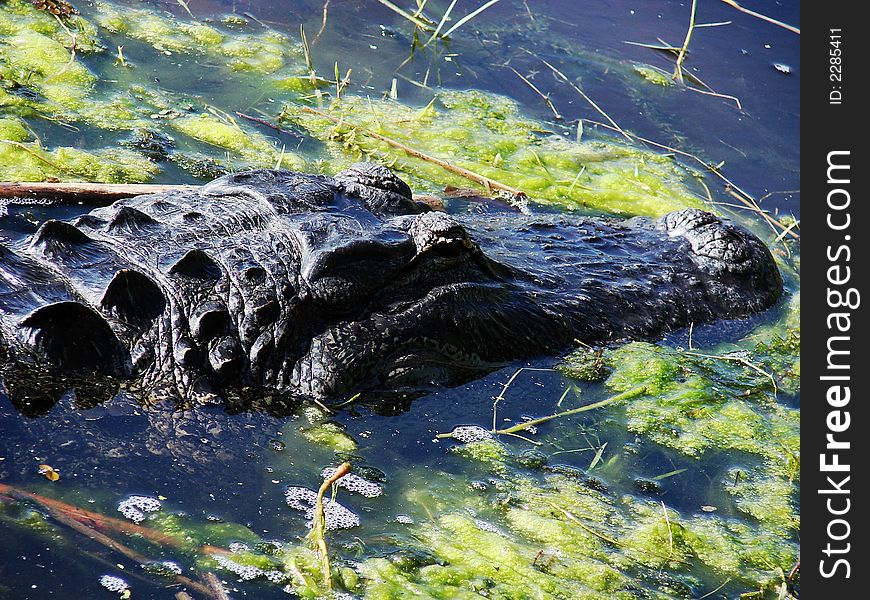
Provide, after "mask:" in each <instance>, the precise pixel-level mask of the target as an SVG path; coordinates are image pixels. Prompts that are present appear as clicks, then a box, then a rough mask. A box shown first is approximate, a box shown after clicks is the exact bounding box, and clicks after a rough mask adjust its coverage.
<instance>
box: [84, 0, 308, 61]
mask: <svg viewBox="0 0 870 600" xmlns="http://www.w3.org/2000/svg"><path fill="white" fill-rule="evenodd" d="M96 7H97V13H96V14H95V15H94V19H95V21H96V23H97V24H98V25H99V26H100V27H102V28H103V29H105V30H106V31H108V32H109V33H112V34H116V35H121V36H124V37H127V38H130V39H134V40H139V41H141V42H145V43H147V44H148V45H150V46H152V47H153V48H154V49H155V50H157V51H159V52H162V53H164V54H167V55H172V54H173V53H180V54H194V55H204V56H206V57H208V58H210V59H213V60H218V61H221V62H222V63H224V65H225V66H227V67H229V68H230V69H232V70H234V71H255V72H257V73H274V72H276V71H278V70H280V69H281V68H282V67H284V66H285V65H287V64H288V63H289V62H295V61H298V60H299V59H301V58H302V51H301V48H300V47H299V45H298V44H295V43H292V42H290V40H289V39H288V38H287V37H286V36H284V35H282V34H280V33H278V32H275V31H266V32H264V33H260V34H248V33H239V32H233V33H232V34H230V33H227V32H222V31H220V30H219V29H217V28H215V27H212V26H210V25H206V24H203V23H197V22H186V21H182V20H179V19H176V18H173V17H169V16H164V15H162V14H158V13H156V12H154V11H151V10H148V9H131V8H129V7H125V8H124V9H123V10H122V9H120V8H117V7H115V6H113V5H111V4H109V3H105V2H98V3H97V4H96Z"/></svg>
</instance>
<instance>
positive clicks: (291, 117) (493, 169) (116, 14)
mask: <svg viewBox="0 0 870 600" xmlns="http://www.w3.org/2000/svg"><path fill="white" fill-rule="evenodd" d="M81 8H82V11H83V14H82V15H80V16H75V17H74V18H71V19H70V20H69V23H68V24H67V25H65V26H61V24H59V23H57V22H56V21H55V19H54V18H53V17H52V16H51V15H50V14H48V13H47V12H45V11H39V10H37V9H35V8H33V7H32V5H29V3H26V2H23V1H22V0H11V1H10V2H7V3H5V4H4V5H2V6H0V31H3V32H4V33H5V34H6V35H5V36H4V37H3V41H2V42H0V74H2V75H3V77H2V81H3V86H2V88H0V107H2V108H3V110H4V112H7V113H8V114H10V115H17V116H21V117H24V118H27V119H30V118H35V117H42V118H45V119H50V120H52V121H57V122H63V123H76V124H77V125H76V126H77V127H85V128H88V127H93V128H96V129H102V130H111V131H119V132H122V131H128V132H132V131H134V130H141V129H149V128H150V129H153V130H155V131H157V132H160V133H162V134H171V135H172V136H173V137H176V138H178V139H177V141H178V146H179V151H178V152H176V153H173V154H171V155H170V156H169V159H170V160H172V161H173V162H175V163H176V164H177V165H179V166H181V167H182V168H184V169H186V170H188V171H189V172H190V173H191V175H192V176H194V177H210V176H212V175H214V174H217V172H219V171H220V170H221V169H239V168H247V167H266V166H269V167H274V166H276V165H279V166H282V167H284V168H289V169H297V170H317V171H322V172H327V173H334V172H337V171H338V170H340V169H341V168H343V167H345V166H347V165H348V164H350V163H351V162H353V161H355V160H359V159H360V158H361V157H363V156H367V157H372V158H375V159H378V160H381V161H382V162H384V163H387V164H390V165H391V166H393V168H396V169H398V170H400V171H402V172H403V173H404V174H405V175H406V176H407V177H408V178H409V179H410V180H411V182H412V184H413V185H414V187H415V189H417V190H419V191H421V192H440V191H442V190H443V189H444V187H446V186H455V187H463V186H468V185H469V183H470V182H469V181H468V180H467V179H464V178H462V177H461V176H458V175H457V174H456V173H455V172H451V171H449V170H445V169H444V168H442V167H441V166H439V165H437V164H434V163H432V162H430V161H426V160H422V159H420V158H418V157H417V156H416V155H411V154H408V153H406V152H404V151H402V150H401V149H398V148H396V147H394V146H390V145H389V144H386V143H384V142H383V141H380V140H377V139H374V138H372V137H370V136H367V135H366V134H365V131H371V132H374V133H377V134H380V135H382V136H386V137H389V138H391V139H395V140H396V141H398V142H401V143H402V144H405V145H407V146H409V147H410V148H412V149H414V150H415V151H418V152H421V153H425V154H427V155H430V156H433V157H437V158H438V159H439V160H441V161H445V162H447V163H450V164H451V165H454V166H455V167H458V168H461V169H468V170H470V171H473V172H475V173H478V174H480V175H482V176H485V177H488V178H490V179H491V180H494V181H496V182H499V183H500V184H504V185H505V186H506V187H509V188H511V189H516V190H519V191H522V192H524V193H526V194H527V195H528V196H529V197H530V198H531V199H532V200H534V201H538V202H544V203H551V204H556V205H558V206H561V207H565V208H568V209H593V210H599V211H608V212H614V213H619V214H627V215H628V214H642V215H659V214H662V213H664V212H667V211H669V210H674V209H677V208H684V207H686V206H700V205H701V201H700V200H699V199H698V198H697V196H696V194H695V193H693V192H692V191H691V188H692V186H693V183H692V181H691V180H692V174H691V173H689V172H688V171H687V170H686V169H685V168H684V167H682V166H680V165H679V164H677V163H676V162H674V160H673V158H671V157H668V156H662V155H658V154H655V153H653V152H650V151H647V150H643V149H641V148H639V147H635V146H632V145H630V144H626V143H623V142H619V141H615V140H613V139H612V138H607V137H603V136H602V137H598V138H593V136H591V135H587V136H585V139H584V140H583V141H573V140H571V139H569V138H568V137H566V136H565V135H564V132H562V131H554V130H553V129H552V128H551V127H550V126H548V125H547V124H545V123H542V122H538V121H535V120H533V119H529V118H527V117H525V116H523V115H522V113H521V111H520V108H519V106H518V105H517V104H516V103H515V102H514V101H512V100H510V99H508V98H505V97H502V96H498V95H496V94H490V93H483V92H479V91H473V90H472V91H454V90H446V89H436V90H434V97H433V99H432V101H431V102H430V103H429V104H428V105H427V106H426V107H423V108H419V107H414V106H408V105H405V104H401V103H398V102H396V101H394V100H388V99H387V100H382V99H375V98H369V97H368V96H365V95H357V94H354V93H351V92H349V91H345V92H344V93H342V94H341V99H335V100H332V101H331V102H329V103H328V104H327V105H325V106H324V105H323V101H324V100H328V96H326V95H325V93H324V92H320V91H318V88H321V87H324V86H329V85H331V84H330V82H328V81H326V80H323V79H320V78H317V77H316V76H314V75H312V74H311V73H310V71H309V68H308V66H307V64H306V59H305V56H304V51H303V49H302V46H301V44H299V43H298V42H296V41H293V40H291V39H290V38H288V37H287V36H286V35H284V34H282V33H279V32H277V31H274V30H272V29H268V28H264V27H261V26H259V25H254V24H252V23H249V22H238V20H237V21H233V22H214V23H209V24H205V23H201V22H196V21H187V20H185V19H182V18H178V17H172V16H169V15H166V14H162V13H159V12H157V11H153V10H149V9H147V8H130V7H124V8H123V9H122V8H120V7H115V6H113V5H111V4H109V3H105V2H99V3H97V4H96V5H95V6H94V7H93V9H91V8H90V7H81ZM64 27H66V29H67V30H68V31H69V32H68V31H67V30H65V29H64ZM71 35H72V36H74V39H75V50H74V51H71V48H72V47H73V46H72V44H73V42H72V41H71V40H72V38H71V37H70V36H71ZM107 48H124V51H123V54H120V51H119V58H118V59H116V60H115V61H114V63H112V62H111V61H110V60H108V59H109V57H108V56H106V55H107V54H109V52H108V50H106V49H107ZM121 56H123V59H121V58H120V57H121ZM145 56H147V58H148V60H149V61H152V62H154V63H156V64H157V65H162V66H163V67H165V69H163V70H165V71H166V72H167V73H172V72H174V71H176V70H177V68H178V67H177V65H176V63H177V62H178V61H179V60H182V59H183V60H190V61H192V60H199V61H201V62H204V63H206V64H208V65H209V68H210V69H214V70H215V71H216V74H217V73H220V74H221V76H222V77H224V78H225V79H226V80H227V81H228V82H233V84H232V85H229V84H227V85H226V86H224V87H226V88H227V89H233V88H235V89H248V88H251V89H258V90H260V94H261V96H260V97H261V98H262V97H268V96H269V95H271V96H273V97H275V98H280V99H281V100H282V102H283V103H284V106H283V109H282V110H281V112H280V115H277V121H276V125H282V124H291V125H293V126H294V127H293V128H294V129H295V130H296V131H302V132H303V136H307V137H311V138H314V139H316V140H318V141H319V142H321V143H322V144H323V145H321V146H318V149H317V150H316V151H314V152H312V151H311V150H309V151H307V152H304V153H300V152H299V151H297V150H295V149H293V148H287V147H286V146H287V143H286V142H287V140H286V138H285V139H280V140H279V139H276V138H275V136H274V135H272V134H273V133H274V130H273V131H271V132H269V134H270V135H266V134H264V133H262V132H261V131H260V130H258V128H257V127H255V126H252V125H250V124H249V123H246V124H242V123H240V122H238V121H237V120H236V119H235V118H234V117H232V116H230V115H232V114H233V112H234V111H235V110H238V109H239V108H241V106H240V105H238V104H234V103H235V102H238V101H240V100H241V99H240V98H233V97H231V96H229V95H227V96H221V95H218V96H216V97H215V98H213V99H209V100H208V101H205V100H204V99H202V98H198V97H194V96H190V94H189V92H188V91H187V90H185V89H184V88H185V85H186V83H187V82H188V80H187V79H185V78H183V77H182V78H178V77H176V76H172V77H169V76H167V77H166V78H165V81H164V82H162V83H155V82H154V81H150V80H148V78H147V75H146V73H145V72H144V71H142V70H141V69H139V68H137V67H136V65H135V63H136V61H137V60H138V59H139V58H144V57H145ZM191 67H192V68H193V65H192V64H191ZM313 92H316V95H313ZM219 93H223V94H225V92H219ZM312 101H316V102H317V103H318V104H319V105H320V106H321V109H322V110H324V111H325V114H327V115H329V116H330V117H331V118H335V119H337V120H338V122H339V124H338V125H336V123H335V122H334V121H330V120H328V119H324V118H320V117H318V116H316V115H313V114H308V113H304V112H302V111H301V110H300V109H301V107H304V106H307V105H309V104H310V103H311V102H312ZM244 102H245V106H247V105H248V104H249V102H250V101H244ZM268 110H270V111H271V110H273V109H271V108H269V109H268ZM31 125H34V126H35V125H37V123H36V122H34V123H32V124H31ZM35 130H36V131H37V132H38V131H39V130H41V127H36V128H35ZM11 133H13V134H16V135H15V136H16V137H18V138H21V132H20V131H13V132H11ZM278 135H280V134H278ZM4 139H11V138H4ZM18 141H23V140H18ZM297 143H298V142H297ZM7 146H8V145H7ZM282 147H283V148H282ZM308 147H309V146H308V145H306V148H308ZM70 150H71V149H63V148H57V149H53V150H52V149H48V150H42V149H40V152H47V153H49V154H52V153H53V155H52V157H47V158H49V160H51V161H52V163H53V164H54V166H55V168H48V166H49V165H48V164H46V163H45V162H44V161H40V160H39V159H36V158H34V157H30V159H28V158H27V157H26V156H25V155H26V151H24V150H23V149H22V148H20V147H16V148H12V149H10V148H6V149H5V150H4V152H7V153H13V154H14V157H10V158H15V159H21V161H23V162H24V163H25V166H23V167H22V168H18V169H15V170H7V171H6V172H5V173H3V174H2V176H3V178H4V179H18V180H45V179H61V180H65V179H85V180H89V181H106V182H119V181H135V182H140V181H146V180H149V179H152V178H154V177H156V176H158V175H159V172H160V171H159V169H158V168H157V167H156V166H155V165H153V164H151V163H149V162H148V161H144V160H141V159H139V160H137V157H136V156H135V155H136V154H137V152H136V149H135V148H130V149H129V150H130V151H129V152H128V153H127V154H123V155H121V156H119V157H114V156H113V158H116V160H115V162H117V163H121V164H122V165H123V166H121V167H119V166H117V165H113V164H112V163H110V162H109V161H108V157H109V154H108V153H107V150H108V148H87V149H81V150H78V152H79V153H84V154H85V155H86V156H87V157H89V160H90V161H91V162H92V163H96V164H90V165H87V166H86V165H83V164H80V163H82V161H83V158H82V156H77V155H74V154H73V153H71V151H70ZM112 151H113V152H114V148H112ZM17 162H20V161H19V160H12V161H11V163H12V164H15V163H17ZM34 163H39V164H34ZM209 163H211V165H209Z"/></svg>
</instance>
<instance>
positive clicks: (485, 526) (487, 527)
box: [474, 519, 501, 535]
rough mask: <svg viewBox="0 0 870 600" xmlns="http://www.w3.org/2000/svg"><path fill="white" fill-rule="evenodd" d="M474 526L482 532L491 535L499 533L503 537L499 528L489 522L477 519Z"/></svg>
mask: <svg viewBox="0 0 870 600" xmlns="http://www.w3.org/2000/svg"><path fill="white" fill-rule="evenodd" d="M474 524H475V525H477V528H478V529H480V530H481V531H487V532H489V533H497V534H499V535H501V531H500V530H499V528H498V527H496V526H495V525H493V524H492V523H490V522H489V521H484V520H483V519H475V520H474Z"/></svg>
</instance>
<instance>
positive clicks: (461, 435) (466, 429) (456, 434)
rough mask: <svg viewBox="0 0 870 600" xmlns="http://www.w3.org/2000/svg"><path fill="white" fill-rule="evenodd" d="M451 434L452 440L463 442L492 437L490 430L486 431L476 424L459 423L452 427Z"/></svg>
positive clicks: (478, 440)
mask: <svg viewBox="0 0 870 600" xmlns="http://www.w3.org/2000/svg"><path fill="white" fill-rule="evenodd" d="M451 435H452V436H453V439H454V440H457V441H460V442H462V443H463V444H470V443H471V442H480V441H483V440H491V439H492V432H490V431H487V430H486V429H484V428H483V427H480V426H478V425H461V426H459V427H454V428H453V431H452V432H451Z"/></svg>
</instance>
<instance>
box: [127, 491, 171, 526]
mask: <svg viewBox="0 0 870 600" xmlns="http://www.w3.org/2000/svg"><path fill="white" fill-rule="evenodd" d="M160 506H161V504H160V500H158V499H157V498H152V497H151V496H129V497H127V498H126V499H125V500H122V501H121V502H119V503H118V512H120V513H121V514H122V515H124V516H125V517H127V518H128V519H130V520H131V521H133V522H134V523H141V522H142V521H144V520H145V517H146V515H145V513H149V512H154V511H157V510H160Z"/></svg>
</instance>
